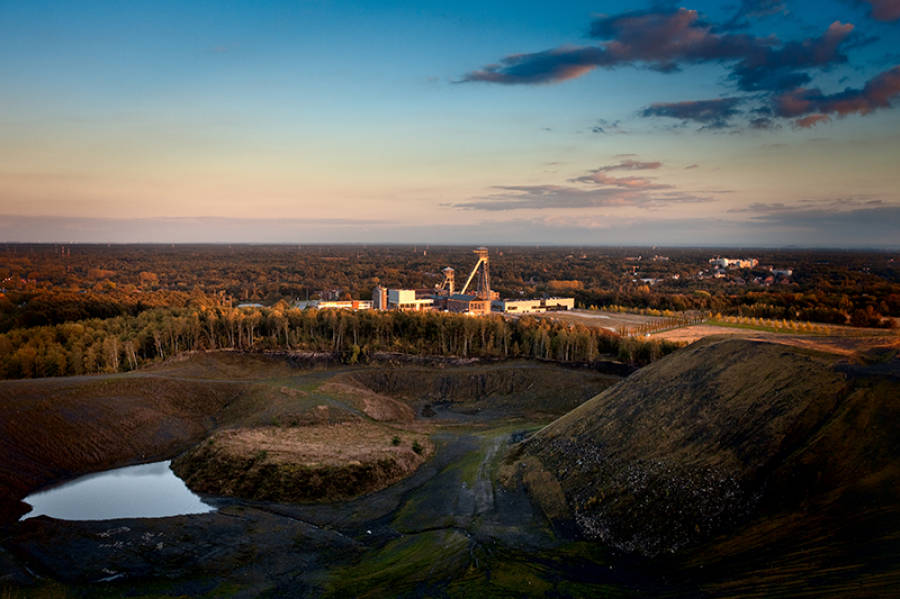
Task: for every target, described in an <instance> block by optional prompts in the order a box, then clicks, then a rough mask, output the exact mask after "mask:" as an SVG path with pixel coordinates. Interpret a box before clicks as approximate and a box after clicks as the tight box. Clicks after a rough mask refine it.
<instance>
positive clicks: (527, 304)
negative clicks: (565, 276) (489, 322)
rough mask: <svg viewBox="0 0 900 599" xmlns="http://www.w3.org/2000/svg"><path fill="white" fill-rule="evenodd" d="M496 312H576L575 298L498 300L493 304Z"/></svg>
mask: <svg viewBox="0 0 900 599" xmlns="http://www.w3.org/2000/svg"><path fill="white" fill-rule="evenodd" d="M491 307H492V308H493V310H494V312H504V313H506V314H528V313H529V312H531V313H534V312H554V311H558V310H574V309H575V298H574V297H542V298H537V299H496V300H494V301H493V302H491Z"/></svg>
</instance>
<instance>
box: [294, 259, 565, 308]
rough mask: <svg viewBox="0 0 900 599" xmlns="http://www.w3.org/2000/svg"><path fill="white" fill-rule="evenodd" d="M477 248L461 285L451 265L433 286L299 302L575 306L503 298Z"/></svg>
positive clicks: (302, 304) (374, 305)
mask: <svg viewBox="0 0 900 599" xmlns="http://www.w3.org/2000/svg"><path fill="white" fill-rule="evenodd" d="M474 252H475V256H476V261H475V266H474V267H472V270H471V272H469V276H468V277H467V278H466V282H465V283H464V284H463V286H462V287H461V288H459V289H457V288H456V271H455V270H454V269H453V268H451V267H449V266H448V267H447V268H445V269H444V270H443V271H442V273H443V279H442V280H441V282H440V283H439V284H437V285H435V286H434V288H425V289H388V288H386V287H382V286H381V285H378V286H376V287H375V289H373V290H372V299H371V300H310V301H305V302H298V306H299V307H301V308H307V307H309V308H338V309H349V310H408V311H421V310H436V311H441V312H454V313H456V314H471V315H483V314H490V313H491V312H499V313H504V314H527V313H533V312H551V311H557V310H572V309H574V308H575V298H572V297H542V298H535V299H500V294H499V293H497V292H496V291H493V290H492V289H491V272H490V259H489V257H488V249H487V248H486V247H480V248H477V249H475V250H474Z"/></svg>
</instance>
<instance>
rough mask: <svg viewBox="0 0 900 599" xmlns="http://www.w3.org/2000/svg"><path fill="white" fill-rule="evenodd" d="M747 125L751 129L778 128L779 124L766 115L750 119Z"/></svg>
mask: <svg viewBox="0 0 900 599" xmlns="http://www.w3.org/2000/svg"><path fill="white" fill-rule="evenodd" d="M747 126H748V127H750V128H751V129H763V130H764V129H779V128H780V127H781V125H779V124H778V123H776V122H775V121H773V120H772V119H770V118H769V117H766V116H761V117H757V118H755V119H751V120H750V122H749V123H747Z"/></svg>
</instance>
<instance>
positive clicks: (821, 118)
mask: <svg viewBox="0 0 900 599" xmlns="http://www.w3.org/2000/svg"><path fill="white" fill-rule="evenodd" d="M829 121H831V117H830V116H828V115H827V114H811V115H809V116H805V117H803V118H802V119H797V120H796V121H794V127H796V128H798V129H811V128H812V127H815V126H816V125H818V124H819V123H827V122H829Z"/></svg>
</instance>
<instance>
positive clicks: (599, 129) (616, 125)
mask: <svg viewBox="0 0 900 599" xmlns="http://www.w3.org/2000/svg"><path fill="white" fill-rule="evenodd" d="M621 125H622V121H618V120H617V121H607V120H605V119H597V124H596V125H594V126H593V127H591V133H628V131H626V130H625V129H623V128H622V126H621Z"/></svg>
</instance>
